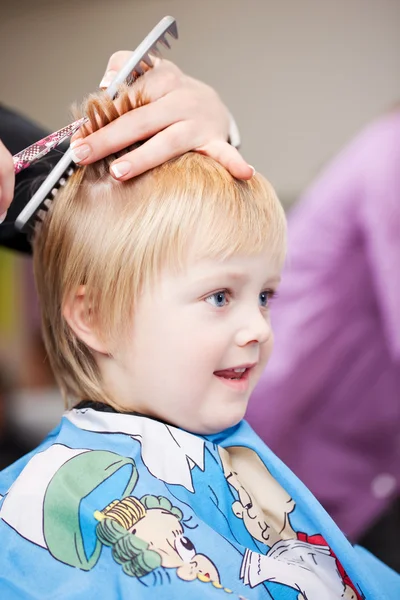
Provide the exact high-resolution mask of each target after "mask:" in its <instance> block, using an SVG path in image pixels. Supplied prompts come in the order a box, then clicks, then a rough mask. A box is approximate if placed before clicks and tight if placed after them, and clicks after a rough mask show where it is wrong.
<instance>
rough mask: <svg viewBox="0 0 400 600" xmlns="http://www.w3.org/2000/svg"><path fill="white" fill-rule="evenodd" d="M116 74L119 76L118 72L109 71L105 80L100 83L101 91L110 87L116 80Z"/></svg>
mask: <svg viewBox="0 0 400 600" xmlns="http://www.w3.org/2000/svg"><path fill="white" fill-rule="evenodd" d="M116 74H117V71H113V70H111V71H107V73H106V74H105V75H104V77H103V79H102V80H101V81H100V84H99V88H100V89H104V88H108V86H109V85H110V83H111V82H112V80H113V79H114V77H115V76H116Z"/></svg>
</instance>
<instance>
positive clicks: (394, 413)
mask: <svg viewBox="0 0 400 600" xmlns="http://www.w3.org/2000/svg"><path fill="white" fill-rule="evenodd" d="M271 310H272V324H273V328H274V332H275V350H274V353H273V356H272V358H271V361H270V363H269V365H268V366H267V368H266V370H265V372H264V374H263V376H262V378H261V381H260V383H259V384H258V386H257V388H256V390H255V392H254V394H253V396H252V399H251V402H250V407H249V410H248V414H247V418H248V420H249V422H250V423H251V425H252V426H253V427H254V429H255V430H256V431H257V433H258V434H259V435H260V436H261V437H262V438H263V439H264V441H265V442H266V443H267V444H268V445H269V446H270V447H271V448H272V450H273V451H274V452H275V453H277V454H278V456H279V457H280V458H281V459H282V460H283V461H284V462H285V463H286V464H288V465H289V467H290V468H291V469H293V471H294V472H295V473H296V475H298V476H299V477H300V479H301V480H303V482H304V483H305V484H306V485H307V486H308V487H309V488H310V489H311V490H312V492H313V493H314V494H315V495H316V496H317V498H318V499H319V500H320V502H321V503H322V504H323V505H324V506H325V508H326V509H327V510H328V512H329V513H330V514H331V515H332V516H333V518H334V520H335V521H336V522H337V523H338V525H339V526H340V527H341V528H342V530H343V531H344V533H345V534H347V535H349V536H350V537H352V538H356V537H357V536H358V535H359V534H361V533H362V532H363V531H364V530H365V528H366V527H367V526H368V525H370V524H372V522H373V521H374V520H375V519H376V518H377V517H378V516H379V515H380V513H381V512H383V510H384V509H385V508H386V506H387V505H388V504H389V503H390V501H392V500H393V498H394V497H395V496H396V495H398V494H399V489H400V112H397V113H392V114H390V115H387V116H386V117H385V118H383V119H381V120H380V121H378V122H376V123H374V124H373V125H371V126H369V127H368V128H367V129H366V130H364V131H363V132H362V133H361V135H359V136H358V137H357V138H356V139H355V140H354V141H353V142H352V143H351V144H350V145H349V146H348V147H347V148H346V149H345V150H344V151H343V152H342V153H341V154H340V155H339V156H338V157H337V158H336V159H335V160H334V162H333V163H332V164H331V165H330V166H329V167H328V169H326V170H325V171H324V173H323V174H322V175H321V176H320V177H319V178H318V180H317V181H316V183H315V184H314V185H313V186H312V187H311V189H309V191H308V192H307V193H306V195H305V197H304V198H303V199H302V201H301V202H300V203H299V205H298V206H297V207H296V208H295V210H294V211H293V212H292V214H291V215H290V217H289V259H288V265H287V270H286V273H285V275H284V278H283V282H282V286H281V288H280V290H279V291H278V298H277V300H276V304H274V305H273V307H272V309H271Z"/></svg>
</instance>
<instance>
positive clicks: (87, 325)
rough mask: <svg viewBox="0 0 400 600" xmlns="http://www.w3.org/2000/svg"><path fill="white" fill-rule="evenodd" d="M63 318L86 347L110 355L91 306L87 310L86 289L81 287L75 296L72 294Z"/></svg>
mask: <svg viewBox="0 0 400 600" xmlns="http://www.w3.org/2000/svg"><path fill="white" fill-rule="evenodd" d="M63 316H64V319H65V320H66V321H67V323H68V325H69V326H70V327H71V329H72V331H73V332H74V333H75V335H76V336H77V337H78V338H79V339H80V340H81V341H82V342H83V343H84V344H86V346H88V347H89V348H91V349H92V350H95V351H96V352H100V353H101V354H109V349H108V348H107V347H106V344H105V343H104V341H103V340H102V339H101V338H100V337H99V335H98V329H97V327H96V320H95V316H94V315H93V314H92V312H91V309H90V306H89V310H87V299H86V288H85V286H84V285H81V286H79V288H78V289H77V290H76V292H75V293H74V294H70V296H69V297H68V298H67V300H66V301H65V303H64V306H63Z"/></svg>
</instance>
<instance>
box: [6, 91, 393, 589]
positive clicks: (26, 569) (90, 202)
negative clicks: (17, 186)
mask: <svg viewBox="0 0 400 600" xmlns="http://www.w3.org/2000/svg"><path fill="white" fill-rule="evenodd" d="M118 106H119V112H123V111H124V110H128V109H129V108H130V106H129V102H128V96H127V93H126V92H124V93H123V94H122V95H121V97H120V98H119V100H118ZM85 112H86V113H87V114H88V115H89V116H90V119H91V125H92V128H96V127H98V126H101V125H102V124H104V123H106V122H108V121H109V120H111V119H113V118H115V117H116V116H117V114H118V113H117V111H116V110H115V108H114V105H113V104H111V103H110V102H107V101H106V100H105V99H104V98H100V99H97V98H92V99H90V100H89V105H88V106H87V107H86V108H85ZM114 158H115V157H112V159H114ZM110 162H111V158H110V159H109V160H105V161H101V162H99V163H97V164H95V165H92V166H89V167H84V168H81V169H79V170H78V171H76V172H75V174H74V175H72V176H71V178H70V179H69V180H68V182H67V184H66V186H65V187H64V188H62V189H61V191H59V192H58V194H57V196H56V198H55V200H54V201H53V203H52V206H51V208H50V211H49V213H48V214H45V215H44V217H43V223H42V224H41V225H40V226H39V227H38V228H37V231H36V234H35V239H34V268H35V276H36V281H37V287H38V292H39V297H40V302H41V308H42V320H43V334H44V340H45V343H46V347H47V352H48V357H49V361H50V363H51V365H52V367H53V370H54V373H55V376H56V377H57V380H58V383H59V385H60V388H61V390H62V392H63V394H64V396H65V398H66V399H67V400H68V402H70V403H72V404H73V405H74V408H72V409H70V410H69V411H67V412H66V413H65V415H64V416H63V418H62V420H61V423H60V424H59V426H58V427H57V428H56V429H55V430H54V431H52V432H51V433H50V434H49V436H48V437H47V438H46V439H45V440H44V442H43V443H42V444H41V445H40V446H39V448H37V449H36V450H35V451H33V452H32V453H31V454H30V455H28V456H26V457H24V458H22V459H21V460H19V461H18V462H17V463H15V464H14V465H12V466H10V467H9V468H8V469H6V470H5V471H4V472H3V473H2V474H1V475H0V539H1V542H2V543H1V550H0V597H1V598H4V599H6V600H13V599H17V598H18V599H25V598H27V599H41V600H42V599H45V598H52V599H57V600H60V599H64V598H74V599H81V598H82V599H85V600H88V599H91V598H96V599H97V598H107V599H108V598H110V599H111V598H112V599H128V598H138V599H148V598H149V599H153V598H163V599H164V598H165V599H171V600H172V599H174V600H175V599H176V598H191V600H195V599H199V600H200V599H201V600H204V599H206V598H210V599H211V598H213V599H214V598H215V599H218V598H221V599H222V598H224V597H232V598H237V599H239V598H248V599H253V598H272V599H274V600H334V599H340V598H346V599H347V600H349V599H353V600H355V599H361V598H367V599H371V600H375V599H389V598H397V597H398V595H397V594H398V591H399V590H400V584H399V583H398V581H397V578H396V575H395V574H394V573H392V572H391V571H390V570H389V569H387V568H386V567H384V566H383V565H382V564H381V563H379V562H378V561H376V560H375V559H374V558H373V557H371V556H370V555H368V554H367V553H366V552H363V551H361V550H360V549H354V548H352V546H351V545H350V544H349V543H348V542H347V540H346V539H345V538H344V536H343V535H342V534H341V533H340V531H339V530H338V529H337V527H336V526H335V524H334V523H333V522H332V521H331V519H330V518H329V517H328V515H327V514H326V513H325V512H324V510H323V509H322V507H321V506H320V505H319V504H318V503H317V501H316V500H315V499H314V498H313V496H312V495H311V493H310V492H309V491H308V490H307V489H306V488H305V487H304V486H303V485H302V484H301V482H300V481H299V480H298V479H296V477H295V476H294V475H293V474H292V473H291V472H290V471H289V470H288V469H287V468H286V467H285V465H283V464H282V463H281V462H280V461H279V459H278V458H277V457H276V456H274V455H273V454H272V453H271V452H270V451H269V450H268V448H267V447H266V446H265V445H264V444H263V443H262V442H261V440H260V439H259V438H258V437H257V436H256V435H255V434H254V432H253V431H252V430H251V428H250V427H249V426H248V425H247V424H246V423H245V421H243V417H244V414H245V411H246V407H247V402H248V399H249V396H250V394H251V392H252V390H253V389H254V386H255V385H256V382H257V380H258V378H259V376H260V374H261V373H262V371H263V369H264V367H265V365H266V363H267V361H268V358H269V356H270V353H271V350H272V345H273V334H272V330H271V324H270V319H269V303H270V301H271V299H272V298H273V296H274V294H275V291H276V288H277V286H278V284H279V279H280V272H281V268H282V264H283V261H284V257H285V218H284V213H283V210H282V208H281V206H280V204H279V202H278V200H277V198H276V195H275V193H274V191H273V189H272V188H271V186H270V184H269V183H268V182H267V181H265V179H263V178H262V177H261V176H260V175H255V176H254V177H253V178H252V179H251V180H250V181H247V182H244V181H237V180H234V179H233V178H232V177H231V176H230V175H229V174H228V172H226V171H225V170H224V169H223V168H222V167H221V166H220V165H218V164H217V163H215V162H214V161H212V160H211V159H209V158H207V157H204V156H201V155H200V154H196V153H189V154H186V155H184V156H182V157H180V158H177V159H174V160H172V161H170V162H168V163H166V164H165V165H163V166H161V167H158V168H156V169H154V170H152V171H150V172H148V173H146V174H144V175H142V176H140V177H138V178H136V179H135V180H130V181H128V182H125V183H121V182H118V181H116V180H115V179H113V178H112V177H111V176H110V175H109V170H108V167H109V164H110ZM282 410H284V407H282ZM355 501H356V499H355Z"/></svg>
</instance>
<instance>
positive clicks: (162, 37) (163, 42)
mask: <svg viewBox="0 0 400 600" xmlns="http://www.w3.org/2000/svg"><path fill="white" fill-rule="evenodd" d="M159 42H160V44H162V45H163V46H164V47H165V48H168V49H171V44H170V43H169V41H168V40H167V38H166V37H165V35H162V36H161V37H160V39H159Z"/></svg>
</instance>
